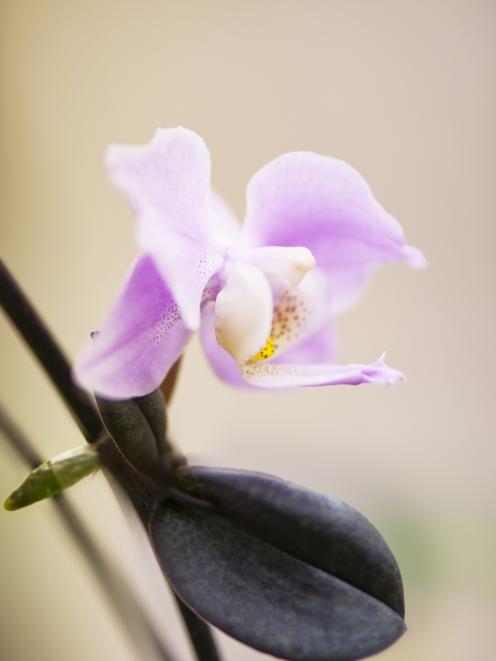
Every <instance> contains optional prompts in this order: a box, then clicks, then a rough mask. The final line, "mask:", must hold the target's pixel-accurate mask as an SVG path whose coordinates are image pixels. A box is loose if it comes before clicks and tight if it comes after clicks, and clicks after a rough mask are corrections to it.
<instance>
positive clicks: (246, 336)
mask: <svg viewBox="0 0 496 661" xmlns="http://www.w3.org/2000/svg"><path fill="white" fill-rule="evenodd" d="M272 307H273V301H272V290H271V288H270V285H269V282H268V280H267V278H266V277H265V276H264V274H263V273H262V271H260V270H259V269H257V268H256V267H255V266H252V265H251V264H245V263H244V262H234V263H233V264H232V265H231V266H230V272H229V274H228V277H227V281H226V285H225V287H224V288H223V289H221V291H220V292H219V294H218V295H217V299H216V301H215V334H216V337H217V342H218V343H219V344H220V345H221V347H223V348H224V349H225V350H226V351H228V352H229V353H230V354H231V356H232V357H233V358H234V359H235V360H237V361H238V362H241V361H244V360H247V359H248V358H249V357H250V356H251V355H253V354H254V353H256V352H257V351H258V350H259V349H260V347H263V345H264V344H265V342H266V341H267V338H268V336H269V333H270V328H271V325H272Z"/></svg>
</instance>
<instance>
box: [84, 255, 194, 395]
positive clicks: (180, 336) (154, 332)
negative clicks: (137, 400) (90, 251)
mask: <svg viewBox="0 0 496 661" xmlns="http://www.w3.org/2000/svg"><path fill="white" fill-rule="evenodd" d="M190 335H191V332H190V331H189V330H188V329H187V328H186V326H185V325H184V322H183V320H182V318H181V314H180V311H179V308H178V306H177V304H176V303H175V301H174V298H173V297H172V294H171V292H170V290H169V289H168V288H167V286H166V284H165V282H164V280H163V278H162V276H161V274H160V272H159V270H158V268H157V266H156V265H155V262H154V260H153V258H152V257H151V256H150V255H147V254H143V255H141V256H140V257H139V258H138V259H137V260H136V262H135V264H134V265H133V267H132V268H131V271H130V273H129V275H128V278H127V280H126V282H125V285H124V287H123V290H122V292H121V294H120V296H119V298H118V300H117V302H116V304H115V306H114V308H113V309H112V311H111V312H110V315H109V317H108V319H107V320H106V321H105V323H104V324H103V326H102V328H101V329H100V331H99V332H98V333H96V334H95V335H94V337H93V338H92V339H91V340H90V341H89V343H88V344H87V346H86V347H85V348H84V349H83V351H82V352H81V354H80V355H79V357H78V359H77V361H76V365H75V370H74V372H75V378H76V380H77V381H78V382H79V383H80V384H81V385H83V386H84V387H86V388H88V389H90V390H93V391H94V392H95V393H96V394H98V395H100V396H102V397H106V398H108V399H129V398H132V397H138V396H141V395H146V394H148V393H149V392H151V391H152V390H154V389H155V388H157V387H158V386H159V385H160V383H161V382H162V380H163V379H164V377H165V375H166V373H167V372H168V370H169V369H170V367H171V366H172V365H173V364H174V362H175V361H176V360H177V358H178V357H179V356H180V354H181V353H182V351H183V349H184V347H185V345H186V343H187V341H188V339H189V337H190Z"/></svg>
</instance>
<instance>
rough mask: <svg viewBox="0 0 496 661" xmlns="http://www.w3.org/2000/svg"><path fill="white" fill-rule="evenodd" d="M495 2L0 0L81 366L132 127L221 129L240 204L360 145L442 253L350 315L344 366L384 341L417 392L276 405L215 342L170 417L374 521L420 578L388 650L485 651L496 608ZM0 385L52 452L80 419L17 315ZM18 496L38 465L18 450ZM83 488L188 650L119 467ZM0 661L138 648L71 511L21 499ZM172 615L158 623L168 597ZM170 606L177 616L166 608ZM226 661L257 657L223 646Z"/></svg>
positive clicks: (12, 219)
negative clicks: (300, 167) (220, 361)
mask: <svg viewBox="0 0 496 661" xmlns="http://www.w3.org/2000/svg"><path fill="white" fill-rule="evenodd" d="M495 10H496V5H495V4H494V2H492V0H465V1H463V0H446V1H441V0H420V1H416V2H411V1H409V0H400V1H398V0H370V1H369V2H366V1H365V0H363V1H360V0H347V1H344V0H343V1H337V0H336V1H333V0H327V1H319V0H310V1H309V2H296V1H291V0H287V1H285V2H284V1H278V0H264V1H261V0H255V1H253V2H242V1H241V0H238V1H235V2H233V1H228V0H225V1H221V0H219V1H218V2H216V1H207V2H201V1H197V2H188V1H179V0H175V1H172V0H169V1H163V2H158V1H152V0H147V1H146V2H137V1H135V2H130V1H126V0H119V1H117V0H106V1H105V2H97V1H94V0H90V1H88V2H84V3H77V2H71V1H69V0H67V1H66V0H58V1H51V2H50V1H48V0H31V1H30V0H21V1H17V0H3V2H2V4H1V10H0V11H1V17H0V26H1V28H0V29H1V35H0V41H1V48H2V58H1V59H2V63H1V67H2V69H1V97H2V121H1V138H2V172H1V177H0V181H1V186H2V195H1V199H0V205H1V216H0V217H1V228H2V229H1V249H2V250H1V252H2V254H3V257H4V258H5V259H6V261H7V263H8V264H9V266H10V267H11V269H12V270H13V271H14V272H15V273H16V275H17V276H18V278H19V280H20V281H21V283H22V284H23V286H24V287H25V289H26V290H27V291H28V292H29V294H30V295H31V296H32V298H33V300H34V301H36V304H37V305H38V307H39V309H40V310H41V311H42V313H43V314H44V316H45V317H46V319H47V320H48V321H49V323H50V325H51V327H52V328H53V329H54V330H55V331H56V333H57V335H58V337H59V338H60V340H61V342H62V343H63V345H64V347H65V348H66V349H67V351H68V352H69V354H70V355H72V356H73V355H74V354H75V353H76V352H77V350H78V348H79V347H80V346H81V345H82V343H83V342H84V341H85V339H86V337H87V335H88V332H89V331H90V330H91V329H93V328H95V327H97V326H98V324H99V323H100V322H101V320H102V318H103V317H104V315H105V313H106V310H107V309H108V307H109V305H110V303H111V301H112V300H113V298H114V296H115V294H116V292H117V290H118V288H119V286H120V282H121V279H122V277H123V274H124V272H125V270H126V268H127V266H128V264H129V261H130V259H131V257H132V256H133V255H134V254H135V250H136V248H135V246H134V244H133V237H132V217H131V212H130V210H129V208H128V205H127V203H126V202H125V200H124V199H123V197H122V196H121V195H120V194H119V193H118V192H117V191H116V190H114V189H113V188H112V186H111V185H110V184H109V183H108V182H107V178H106V174H105V171H104V168H103V153H104V150H105V147H106V145H107V144H108V143H111V142H128V143H143V142H146V141H148V140H149V139H150V137H151V136H152V134H153V132H154V130H155V128H156V127H157V126H163V127H172V126H177V125H183V126H186V127H189V128H192V129H194V130H195V131H197V132H198V133H200V134H201V135H202V136H203V137H204V138H205V140H206V141H207V143H208V145H209V147H210V149H211V153H212V158H213V166H214V174H213V177H214V184H215V186H216V188H217V189H218V190H219V191H220V192H221V193H222V194H223V195H224V196H225V197H226V199H227V200H228V201H229V203H230V204H231V205H232V207H233V208H234V209H235V210H236V211H237V212H239V214H240V215H242V213H243V207H244V190H245V185H246V182H247V180H248V178H249V177H250V176H251V175H252V174H253V173H254V172H255V171H256V170H257V169H258V168H259V167H260V166H262V165H263V164H264V163H265V162H267V161H268V160H270V159H272V158H273V157H275V156H277V155H279V154H280V153H282V152H285V151H289V150H295V149H306V150H314V151H317V152H321V153H324V154H330V155H334V156H337V157H339V158H342V159H345V160H347V161H349V162H350V163H351V164H353V165H354V166H355V167H356V168H358V169H359V170H360V171H361V172H362V173H363V174H364V176H365V177H366V178H367V180H368V181H369V183H370V185H371V186H372V188H373V190H374V192H375V194H376V196H377V197H378V199H379V200H380V201H381V202H382V203H383V204H384V205H385V206H386V208H387V209H388V210H389V211H390V212H391V213H393V214H394V215H395V216H396V217H397V218H398V219H399V220H400V222H401V223H402V225H403V227H404V229H405V232H406V234H407V238H408V240H409V242H411V243H412V244H414V245H416V246H419V247H421V248H422V249H423V250H424V251H425V253H426V256H427V258H428V260H429V263H430V267H429V269H428V270H427V271H425V272H423V273H418V272H415V271H412V270H410V269H408V268H407V267H406V266H403V265H392V266H388V267H387V268H385V269H384V270H382V271H380V272H379V273H378V274H377V275H376V277H375V278H374V280H373V283H372V286H371V287H370V290H369V291H368V293H367V295H366V297H365V298H364V299H363V301H362V302H361V303H360V304H359V306H357V307H356V308H355V309H354V310H352V311H350V312H349V313H347V314H346V315H344V316H342V317H341V318H340V319H339V321H338V324H337V325H338V331H339V337H340V359H341V360H342V361H354V362H359V361H360V362H365V361H370V360H373V359H375V358H376V357H377V356H378V355H379V354H380V353H381V352H382V351H383V350H387V352H388V360H389V362H390V364H392V365H393V366H395V367H398V368H400V369H401V370H403V371H404V372H405V373H406V374H407V376H408V382H407V383H405V384H403V385H400V386H397V387H395V388H392V389H387V388H380V387H365V386H363V387H360V388H346V387H337V388H336V387H335V388H327V389H320V390H305V391H299V392H292V393H278V394H265V393H263V394H250V395H248V394H246V393H240V392H237V391H234V390H231V389H229V388H228V387H227V386H224V385H223V384H222V383H220V382H218V381H217V380H216V379H215V377H214V376H213V374H212V373H211V372H210V370H209V367H208V365H207V364H206V362H205V360H204V358H203V356H202V355H201V352H200V350H199V348H198V346H197V344H196V343H193V345H192V346H191V348H190V349H189V350H188V353H187V358H186V361H185V365H184V370H183V373H182V376H181V381H180V385H179V388H178V390H177V393H176V397H175V400H174V402H173V405H172V407H171V410H170V422H171V428H172V431H173V435H174V438H175V439H176V440H177V441H178V442H179V443H180V444H181V447H182V448H183V449H184V450H185V451H187V452H188V453H190V455H191V456H192V457H194V458H195V459H196V460H198V461H202V462H205V463H208V464H216V465H225V466H239V467H249V468H254V469H260V470H264V471H268V472H271V473H276V474H278V475H281V476H283V477H286V478H289V479H291V480H294V481H296V482H299V483H301V484H304V485H308V486H309V487H312V488H314V489H316V490H320V491H322V492H325V493H328V494H333V495H336V496H338V497H340V498H342V499H344V500H346V501H348V502H349V503H351V504H352V505H354V506H355V507H357V508H358V509H359V510H361V511H362V512H364V513H365V514H366V515H367V516H369V517H370V518H371V519H372V520H373V521H374V522H375V523H376V524H377V525H378V527H379V528H380V529H381V531H382V532H383V533H384V535H385V536H386V539H387V540H388V542H389V543H390V545H391V546H392V548H393V549H394V551H395V553H396V554H397V556H398V559H399V562H400V565H401V567H402V569H403V572H404V577H405V582H406V594H407V608H408V616H407V618H408V624H409V628H410V630H409V633H408V634H407V635H406V636H405V637H404V638H403V639H402V640H401V641H400V642H399V643H398V644H397V645H396V646H394V647H393V648H392V649H390V650H388V651H387V652H385V653H384V654H383V656H382V658H383V659H384V660H386V659H387V660H390V661H393V660H394V661H414V660H415V661H417V660H419V659H433V660H434V659H435V660H436V661H466V660H470V661H489V660H490V659H493V658H494V656H493V655H494V645H495V642H496V641H495V640H494V619H495V616H496V608H495V606H496V597H495V595H496V576H495V572H494V557H495V553H496V533H495V530H496V528H495V495H496V494H495V485H496V480H495V477H494V474H495V458H496V451H495V449H494V431H495V424H494V423H495V414H494V411H495V407H494V394H495V393H494V385H493V382H494V372H495V367H496V365H495V360H494V350H493V347H494V320H495V310H494V291H493V284H494V280H495V273H494V271H495V259H494V245H495V232H494V213H495V210H496V209H495V202H494V195H493V186H494V175H495V168H494V153H495V147H496V145H495V130H494V117H495V110H496V109H495V87H494V80H495V66H494V63H495V55H496V53H495V50H496V40H495V37H496V35H495V31H496V30H495V25H496V21H495V19H496V15H495V14H496V11H495ZM0 333H1V335H0V339H1V347H2V354H1V365H2V377H1V386H0V387H1V393H0V394H1V400H2V402H3V403H4V404H5V405H6V406H7V407H8V408H9V410H10V411H11V412H12V414H13V415H15V417H16V419H17V420H18V422H19V423H20V424H22V426H23V428H24V429H25V430H26V431H27V432H29V434H30V435H31V437H32V439H33V441H34V442H35V443H36V445H37V447H38V448H39V450H40V451H41V452H42V453H43V454H44V455H46V456H49V455H51V454H54V453H56V452H58V451H61V450H63V449H66V448H68V447H71V446H73V445H76V444H78V443H80V441H81V439H80V437H79V435H78V432H77V429H76V428H75V426H74V424H73V423H72V421H71V420H70V418H69V416H68V415H67V413H66V412H65V411H64V409H63V408H62V406H61V404H60V402H59V401H58V400H57V398H56V396H55V395H54V393H53V392H52V390H51V388H50V387H49V385H48V384H47V382H46V380H45V378H44V376H43V375H42V374H41V372H40V369H39V368H38V366H37V365H36V364H35V363H34V361H33V360H32V358H31V357H30V356H29V355H28V353H27V352H26V350H25V348H24V347H23V346H22V345H21V343H20V341H19V340H18V338H17V337H16V336H15V334H14V333H13V331H12V329H11V328H10V326H9V325H8V324H7V323H6V322H5V321H4V320H2V321H1V322H0ZM0 452H1V463H0V487H1V488H0V491H1V494H2V496H3V495H6V494H7V493H8V492H9V490H11V489H13V488H14V487H15V486H16V485H17V483H18V481H19V480H21V479H22V478H23V476H24V472H25V469H24V467H23V466H22V465H21V464H20V463H19V462H18V460H17V459H16V458H15V456H14V455H13V454H12V453H11V452H10V451H9V450H7V449H1V451H0ZM71 498H72V499H73V501H74V502H76V504H77V506H78V507H79V508H80V510H81V511H82V513H83V514H84V517H85V519H86V520H88V522H89V523H90V525H91V527H92V529H93V530H94V531H95V534H96V535H97V536H98V538H99V539H101V540H102V543H103V544H104V545H105V546H106V548H108V549H110V550H112V551H113V552H115V554H116V558H117V561H118V562H119V564H120V565H121V566H123V567H124V569H125V571H126V572H128V573H129V574H130V575H131V578H132V580H133V581H134V582H135V583H136V584H137V586H138V589H139V590H140V591H141V592H142V594H143V598H144V599H145V600H146V603H147V604H148V606H150V607H151V608H152V609H155V612H156V613H157V612H158V615H157V619H158V621H159V622H160V623H161V625H162V628H163V630H164V633H165V634H166V635H167V637H169V638H170V639H171V640H172V642H173V644H174V645H175V647H176V649H177V650H178V651H179V652H180V655H181V658H187V657H188V652H187V651H185V650H186V647H185V645H186V643H185V640H184V639H183V638H182V637H181V636H179V635H177V634H175V633H174V632H175V631H176V628H177V622H176V620H175V619H174V618H175V615H174V611H173V608H172V606H171V604H170V601H169V597H168V596H167V594H166V591H165V589H164V588H163V585H162V582H161V579H160V578H157V576H158V574H157V573H156V572H155V570H154V567H153V560H152V559H151V558H150V557H149V558H147V559H146V560H143V559H142V551H141V550H140V548H139V545H137V544H136V543H135V542H134V541H133V535H131V534H130V533H129V531H128V527H127V524H126V522H125V520H124V517H123V515H122V514H121V513H120V510H119V508H118V507H117V506H116V505H115V503H114V501H113V496H112V495H111V494H110V493H109V492H108V490H107V488H106V486H105V483H104V481H103V479H101V478H100V477H96V478H94V479H88V480H87V481H86V482H84V483H81V484H80V485H79V486H78V487H76V488H74V489H73V492H72V494H71ZM0 530H1V533H0V534H1V562H0V580H1V595H2V596H1V611H2V612H1V616H0V656H1V658H2V659H5V661H31V659H33V660H34V659H36V660H37V661H59V660H64V661H79V660H86V659H90V658H93V659H98V660H100V659H105V660H112V661H113V660H119V661H136V659H137V658H138V657H137V656H136V654H135V652H134V650H133V648H132V647H131V646H130V644H129V641H128V639H127V637H126V635H125V633H123V631H122V630H121V628H120V627H119V624H118V623H117V622H116V621H115V619H114V617H113V615H112V614H111V612H110V611H109V609H108V607H107V605H106V603H105V601H104V599H102V596H101V594H100V592H99V591H98V588H97V586H96V585H95V583H94V582H93V580H92V578H91V576H90V575H89V573H88V570H87V568H86V566H85V565H84V563H82V562H81V559H80V558H79V556H78V555H77V553H76V552H75V550H74V548H73V546H72V543H71V542H70V540H69V539H68V538H67V537H66V536H65V535H64V534H63V533H62V532H61V529H60V526H59V523H58V521H57V520H56V518H55V517H54V515H53V511H52V508H51V505H50V504H49V503H42V504H39V505H36V506H35V507H32V508H30V509H28V510H24V511H21V512H19V513H15V514H11V513H6V512H2V513H0ZM163 604H165V606H164V608H165V610H164V611H163V612H162V610H160V609H162V605H163ZM157 609H158V610H157ZM220 639H221V644H222V646H223V647H224V649H225V650H226V655H227V658H228V659H233V660H234V659H236V661H249V660H250V659H258V658H261V655H260V654H258V653H256V652H253V651H251V650H249V649H247V648H245V647H243V646H241V645H239V644H237V643H235V642H233V641H231V640H229V639H227V638H226V637H220Z"/></svg>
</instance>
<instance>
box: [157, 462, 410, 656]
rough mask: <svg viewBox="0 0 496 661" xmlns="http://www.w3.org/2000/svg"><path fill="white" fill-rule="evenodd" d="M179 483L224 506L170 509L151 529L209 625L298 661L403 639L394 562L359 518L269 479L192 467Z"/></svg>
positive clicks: (173, 577)
mask: <svg viewBox="0 0 496 661" xmlns="http://www.w3.org/2000/svg"><path fill="white" fill-rule="evenodd" d="M178 476H179V479H178V484H179V486H180V487H181V488H182V489H183V490H185V491H186V492H187V493H189V494H190V495H193V496H195V497H201V498H204V499H207V500H209V501H211V502H212V503H215V508H213V509H210V510H209V509H200V508H194V507H192V506H189V505H186V504H181V503H177V502H171V501H166V502H165V503H163V505H162V506H161V507H160V508H159V509H158V510H157V511H156V512H155V514H154V516H153V518H152V520H151V522H150V533H151V538H152V541H153V544H154V546H155V550H156V553H157V557H158V559H159V562H160V563H161V566H162V568H163V570H164V572H165V574H166V575H167V576H168V578H169V579H170V581H171V583H172V584H173V586H174V588H175V589H176V591H177V593H178V594H179V596H180V597H181V598H182V599H183V600H184V601H185V602H186V603H187V604H188V605H189V606H190V607H191V608H192V609H193V610H194V611H196V612H197V613H198V614H199V615H200V616H201V617H202V618H204V619H205V620H207V621H208V622H211V623H212V624H213V625H215V626H217V627H218V628H219V629H221V630H223V631H225V632H226V633H228V634H229V635H231V636H233V637H234V638H237V639H238V640H241V641H242V642H244V643H246V644H247V645H250V646H251V647H254V648H256V649H259V650H261V651H263V652H266V653H269V654H273V655H275V656H279V657H282V658H285V659H290V660H294V661H351V660H352V659H359V658H363V657H365V656H368V655H370V654H374V653H377V652H379V651H381V650H382V649H384V648H385V647H387V646H388V645H390V644H392V643H393V642H394V641H395V640H396V639H397V638H399V637H400V636H401V634H402V633H403V632H404V631H405V625H404V622H403V619H402V618H401V617H400V615H399V614H398V612H397V610H402V608H401V609H400V608H399V607H398V595H399V594H401V577H400V575H399V571H398V569H397V566H396V563H395V561H394V558H393V557H392V555H391V553H390V551H389V550H388V548H387V546H386V544H385V542H384V541H383V540H382V538H381V537H380V535H379V533H378V532H377V531H376V530H375V529H374V528H373V526H372V525H371V524H370V523H369V522H368V521H367V520H366V519H365V518H364V517H363V516H361V515H360V514H359V513H358V512H356V511H355V510H353V509H352V508H350V507H348V506H347V505H344V504H343V503H340V502H339V501H335V500H332V499H329V498H326V497H325V496H320V495H317V494H313V493H311V492H309V491H307V490H306V489H302V488H301V487H297V486H295V485H292V484H288V483H287V482H283V481H282V480H278V479H277V478H273V477H269V476H267V475H261V474H259V473H248V472H245V471H234V470H222V469H206V468H184V469H181V470H180V471H178ZM364 566H365V567H367V570H366V571H365V570H364ZM373 572H377V573H378V574H379V575H380V577H381V578H380V580H376V577H374V576H373V575H372V574H373ZM358 584H360V587H359V585H358ZM387 586H389V588H388V587H387ZM388 589H389V590H391V591H392V593H394V594H395V595H396V596H395V597H392V596H391V594H389V592H388ZM381 591H382V592H381ZM379 594H382V596H379ZM391 603H396V608H393V607H391V605H390V604H391Z"/></svg>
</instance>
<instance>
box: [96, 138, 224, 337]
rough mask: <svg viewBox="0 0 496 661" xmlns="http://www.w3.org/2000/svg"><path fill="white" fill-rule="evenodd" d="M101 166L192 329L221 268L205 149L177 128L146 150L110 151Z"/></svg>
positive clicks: (115, 148)
mask: <svg viewBox="0 0 496 661" xmlns="http://www.w3.org/2000/svg"><path fill="white" fill-rule="evenodd" d="M107 166H108V169H109V174H110V177H111V179H112V181H113V182H114V184H116V185H117V186H118V187H119V188H120V189H121V190H122V191H123V192H124V193H125V194H126V195H127V196H128V197H129V199H130V201H131V203H132V205H133V208H134V210H135V212H136V215H137V220H138V222H137V238H138V242H139V243H140V244H141V245H142V246H143V248H144V249H145V250H146V252H147V253H149V254H151V255H152V256H153V257H154V259H155V261H156V263H157V265H158V267H159V269H160V272H161V273H162V275H163V277H164V279H165V281H166V282H167V284H168V286H169V288H170V290H171V292H172V295H173V297H174V299H175V300H176V302H177V304H178V306H179V309H180V310H181V314H182V317H183V319H184V322H185V323H186V325H187V326H188V327H190V328H192V329H194V328H197V327H198V324H199V320H200V301H201V295H202V292H203V289H204V287H205V284H206V282H207V281H208V279H209V278H210V276H211V275H212V274H213V273H214V272H215V270H217V269H218V268H219V266H220V264H221V262H222V254H221V253H220V252H219V250H218V248H214V239H215V237H214V232H213V228H212V226H211V213H212V210H211V191H210V156H209V153H208V149H207V147H206V145H205V143H204V142H203V140H202V139H201V138H200V137H199V136H197V135H196V134H195V133H193V132H192V131H187V130H186V129H183V128H178V129H168V130H163V129H159V130H158V131H157V132H156V134H155V136H154V138H153V140H152V141H151V142H150V143H149V144H148V145H144V146H139V147H138V146H134V147H132V146H113V147H110V148H109V150H108V152H107Z"/></svg>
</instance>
